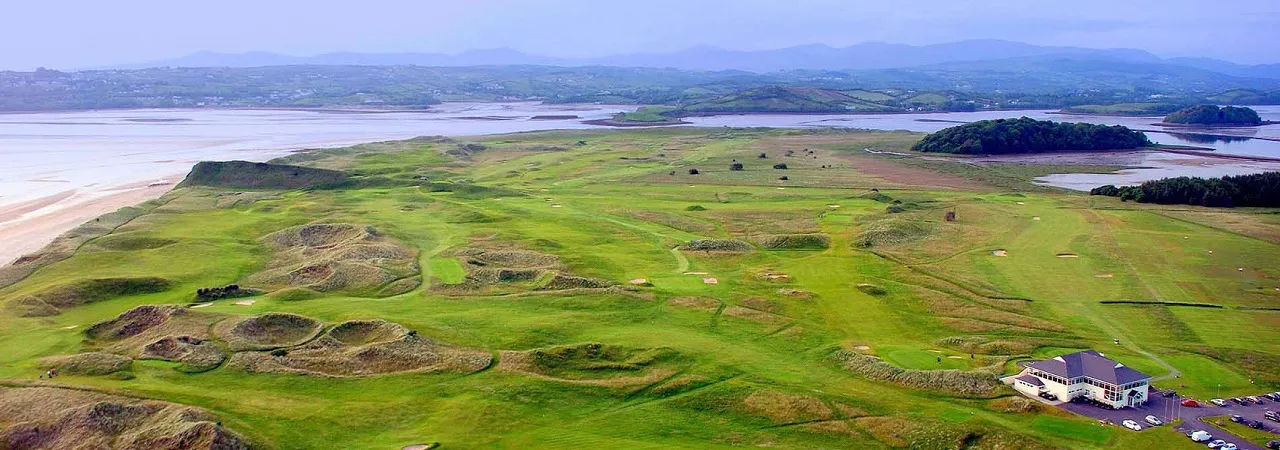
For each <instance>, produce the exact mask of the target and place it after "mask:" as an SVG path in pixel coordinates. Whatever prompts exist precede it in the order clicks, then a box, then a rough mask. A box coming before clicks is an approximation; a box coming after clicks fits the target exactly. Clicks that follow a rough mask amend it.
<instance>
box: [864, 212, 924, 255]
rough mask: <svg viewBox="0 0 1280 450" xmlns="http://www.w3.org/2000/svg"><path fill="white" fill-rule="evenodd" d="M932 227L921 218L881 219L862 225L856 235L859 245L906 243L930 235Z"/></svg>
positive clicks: (875, 245)
mask: <svg viewBox="0 0 1280 450" xmlns="http://www.w3.org/2000/svg"><path fill="white" fill-rule="evenodd" d="M929 231H930V227H929V226H928V225H927V224H925V223H922V222H921V221H919V220H913V219H905V218H896V217H895V218H889V219H880V220H876V221H874V222H871V223H868V224H867V225H866V226H864V227H862V232H860V233H858V235H857V236H855V237H854V241H853V242H854V245H856V246H858V247H864V248H865V247H877V246H882V245H896V244H905V243H908V242H914V241H918V240H920V239H923V238H924V237H925V236H928V235H929Z"/></svg>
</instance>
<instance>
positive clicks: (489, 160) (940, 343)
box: [0, 128, 1280, 449]
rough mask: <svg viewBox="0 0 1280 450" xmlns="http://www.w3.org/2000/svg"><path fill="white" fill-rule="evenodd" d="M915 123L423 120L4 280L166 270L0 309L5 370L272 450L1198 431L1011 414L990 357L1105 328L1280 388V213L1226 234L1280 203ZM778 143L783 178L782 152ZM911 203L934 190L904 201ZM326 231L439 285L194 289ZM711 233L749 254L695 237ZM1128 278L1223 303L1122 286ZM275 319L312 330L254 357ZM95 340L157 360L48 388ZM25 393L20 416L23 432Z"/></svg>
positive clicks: (1023, 441)
mask: <svg viewBox="0 0 1280 450" xmlns="http://www.w3.org/2000/svg"><path fill="white" fill-rule="evenodd" d="M919 138H920V135H918V134H911V133H893V132H859V131H829V130H806V131H799V130H759V129H751V130H742V129H696V128H679V129H674V128H668V129H644V130H625V131H548V132H536V133H520V134H513V135H501V136H484V137H477V138H470V139H468V140H466V141H464V142H454V141H447V140H440V139H419V140H411V141H404V142H399V143H380V144H371V145H365V146H357V147H352V148H347V149H334V150H326V151H322V152H318V153H316V154H314V155H312V156H309V157H306V158H292V159H291V162H293V163H294V164H298V165H300V166H302V167H310V168H325V169H330V170H342V171H343V172H345V173H351V174H364V175H360V176H371V175H373V174H376V175H377V176H380V177H385V178H386V179H391V180H421V179H420V178H416V177H425V178H427V179H428V180H425V181H423V182H422V183H418V184H414V183H408V182H406V183H384V184H352V185H345V186H343V187H342V188H340V189H291V190H284V191H281V192H270V193H268V194H269V195H253V196H246V195H238V194H235V193H236V192H238V191H239V190H240V188H231V187H216V186H215V187H210V186H203V185H202V186H198V187H197V186H184V187H180V188H178V189H176V190H174V191H173V192H171V193H169V194H168V195H167V196H166V197H165V198H164V199H162V200H161V202H158V204H159V206H156V207H155V208H153V209H148V210H146V211H145V212H142V213H140V214H139V215H138V216H137V217H136V218H134V219H133V220H131V221H130V222H129V223H128V225H127V226H122V227H120V229H119V230H115V231H111V232H108V233H105V236H100V237H96V238H89V239H88V242H87V243H86V244H85V245H83V246H82V247H77V248H76V249H75V250H74V251H73V252H71V253H70V254H69V256H68V257H66V258H65V259H61V260H58V261H54V262H50V263H48V264H46V265H44V266H43V267H41V268H40V269H39V270H35V271H33V272H31V273H30V274H28V275H25V276H23V277H20V279H19V281H16V282H15V283H14V284H12V285H10V286H8V287H4V288H0V302H11V301H16V300H18V299H23V298H28V297H37V298H38V297H39V296H41V295H43V294H45V293H48V292H58V291H57V289H60V288H59V287H61V286H76V285H77V284H76V283H78V282H80V281H81V280H106V279H153V278H154V279H163V280H166V281H167V284H165V285H163V286H158V287H157V288H156V289H146V290H127V291H126V290H119V289H106V288H102V289H94V290H93V291H94V292H99V291H101V292H109V293H110V295H100V296H99V295H95V296H94V299H95V300H94V301H91V302H86V303H83V304H79V303H77V304H67V306H65V307H60V308H59V309H60V314H58V315H56V316H47V317H22V316H21V315H20V314H18V313H16V312H15V311H13V310H10V309H7V308H0V380H2V382H3V383H5V384H6V386H21V385H25V384H29V383H32V382H45V383H53V384H58V385H64V386H68V387H72V388H74V389H77V390H80V391H82V392H103V393H110V394H112V395H124V394H127V395H128V396H130V397H138V398H146V399H156V400H163V401H167V402H173V403H178V404H183V405H190V406H193V407H198V408H201V409H202V410H207V411H210V412H211V413H213V414H216V416H217V417H218V419H217V420H218V421H219V422H220V423H221V424H222V426H224V427H226V429H228V430H232V431H234V432H235V433H238V435H240V436H244V437H245V439H247V441H248V442H250V443H252V444H253V446H254V447H255V448H268V449H274V448H350V449H385V448H401V447H404V446H407V445H411V444H418V443H424V444H425V443H432V442H439V443H441V445H442V446H443V447H444V448H494V447H503V448H507V447H530V448H565V447H578V448H603V447H628V448H741V447H746V446H753V447H755V446H767V447H774V448H805V449H808V448H912V447H914V448H1019V449H1040V448H1072V449H1093V448H1195V447H1192V446H1191V444H1190V443H1189V442H1188V441H1187V440H1186V439H1185V438H1182V437H1180V436H1179V435H1178V434H1177V433H1176V432H1175V431H1173V430H1171V429H1169V428H1168V427H1160V428H1153V429H1150V430H1146V431H1143V432H1141V433H1134V432H1129V431H1127V430H1122V429H1117V428H1102V427H1098V426H1097V425H1096V423H1095V422H1093V421H1091V420H1088V419H1084V418H1080V417H1076V416H1071V415H1068V414H1065V413H1062V412H1055V411H1052V410H1047V409H1037V408H1029V409H1025V408H1024V409H1017V408H1009V407H1007V406H1002V405H1005V404H1007V403H1010V401H1009V400H1008V399H1007V398H1006V397H1009V396H1011V395H1013V394H1012V393H1011V391H1009V390H1008V388H1005V387H1002V386H999V385H997V384H995V383H994V379H995V377H996V376H997V375H998V374H1003V373H1008V371H1010V370H1012V368H1013V367H1014V362H1015V361H1018V360H1020V359H1022V358H1027V357H1031V356H1035V357H1048V356H1052V355H1055V354H1059V353H1062V352H1066V351H1070V350H1072V349H1078V348H1096V349H1099V350H1100V351H1104V352H1106V353H1107V354H1108V355H1110V356H1112V357H1114V358H1116V359H1118V360H1120V361H1121V362H1123V363H1125V364H1127V365H1130V366H1132V367H1135V368H1137V369H1139V370H1143V371H1146V372H1148V373H1150V374H1152V375H1155V376H1158V377H1161V378H1159V379H1158V381H1157V382H1156V384H1157V385H1158V386H1161V387H1174V388H1178V390H1179V391H1180V392H1183V393H1184V394H1188V395H1193V396H1197V397H1202V398H1203V397H1207V396H1211V395H1214V393H1216V392H1217V389H1218V385H1219V384H1221V389H1222V395H1243V394H1249V393H1254V394H1256V393H1257V392H1260V391H1261V390H1264V389H1266V390H1276V388H1277V386H1278V385H1280V378H1277V376H1276V374H1277V373H1280V358H1278V356H1280V344H1278V343H1280V313H1277V312H1276V311H1275V310H1274V309H1275V308H1276V307H1277V302H1280V291H1277V290H1275V289H1276V288H1280V271H1278V270H1277V267H1280V248H1278V247H1277V246H1278V245H1280V244H1277V243H1276V242H1275V241H1274V240H1268V239H1267V237H1269V236H1275V235H1276V234H1275V231H1274V227H1275V226H1276V224H1275V223H1273V222H1268V221H1258V220H1255V221H1251V222H1247V224H1248V225H1249V226H1247V227H1245V226H1235V225H1232V226H1231V229H1226V228H1221V226H1220V225H1219V224H1223V223H1225V224H1237V225H1238V224H1240V223H1245V222H1242V220H1244V219H1247V218H1249V217H1250V216H1248V214H1255V215H1256V214H1262V213H1268V214H1269V213H1274V211H1270V210H1257V211H1214V212H1213V213H1214V214H1215V216H1213V217H1214V219H1213V220H1200V221H1193V220H1191V219H1181V218H1174V217H1173V216H1175V215H1178V216H1179V217H1196V216H1191V215H1187V214H1189V213H1188V210H1192V212H1195V211H1202V209H1198V208H1188V207H1179V208H1177V210H1166V209H1162V207H1159V206H1154V205H1135V204H1132V203H1121V202H1119V201H1118V200H1115V199H1110V198H1098V197H1092V198H1091V197H1088V196H1086V195H1083V194H1077V193H1067V192H1061V191H1056V190H1052V189H1047V188H1040V187H1036V186H1034V185H1032V184H1030V183H1028V182H1027V180H1028V179H1029V176H1027V174H1029V173H1031V172H1036V171H1044V170H1061V169H1062V168H1059V167H1057V166H1050V167H1044V168H1038V169H1036V170H1035V171H1032V170H1029V169H1027V168H1026V167H1023V166H1017V167H1014V166H1002V165H992V166H985V167H984V168H983V169H982V172H981V173H982V174H983V179H988V180H999V183H1000V184H999V186H996V185H992V184H990V183H988V182H984V181H978V180H976V179H974V178H969V177H968V175H970V174H972V173H975V172H966V171H960V170H952V169H953V168H952V167H951V166H948V165H945V164H941V163H938V162H937V161H934V160H932V159H929V160H926V159H903V157H897V156H885V155H872V154H869V153H866V152H863V151H861V149H863V148H866V147H873V148H876V149H882V150H888V151H895V152H904V151H906V150H907V149H908V148H909V147H910V146H911V144H912V143H914V142H915V141H916V140H918V139H919ZM580 142H581V144H579V143H580ZM459 148H470V149H474V151H470V152H465V153H460V152H458V149H459ZM761 153H764V154H766V158H765V159H761V158H759V155H760V154H761ZM735 160H736V161H738V162H742V163H743V164H744V166H745V167H744V169H743V170H730V169H729V167H730V164H731V163H732V162H734V161H735ZM782 162H785V163H786V164H787V165H788V167H789V168H788V170H787V171H786V172H787V174H788V175H789V180H786V181H783V180H779V179H778V176H777V171H775V170H774V169H772V165H773V164H777V163H782ZM693 168H697V169H699V171H700V174H698V175H690V174H689V169H693ZM966 170H976V169H966ZM353 176H356V175H353ZM873 188H874V189H877V190H878V191H871V189H873ZM869 192H878V195H869V194H868V193H869ZM241 194H243V193H241ZM230 197H234V198H235V201H228V198H230ZM892 199H899V200H901V201H902V202H903V204H911V205H912V207H911V208H904V209H903V210H901V211H899V212H895V213H890V212H887V211H886V209H885V207H886V203H887V202H890V201H892ZM695 205H697V206H698V207H697V208H694V207H693V206H695ZM948 211H955V212H956V215H957V218H958V219H957V220H956V221H947V220H944V214H945V213H946V212H948ZM1223 214H1225V215H1227V216H1221V215H1223ZM315 224H363V225H368V226H369V227H371V228H370V231H368V235H367V236H366V235H364V234H361V235H359V236H360V239H354V238H353V239H350V240H342V242H343V243H344V245H347V246H350V249H351V250H350V251H351V252H353V253H352V254H356V255H359V256H361V258H368V259H367V260H369V261H374V262H371V263H369V264H374V263H376V262H377V261H376V259H377V256H378V255H379V254H380V253H378V252H388V253H387V257H388V258H390V257H396V258H404V257H409V258H412V259H415V260H416V261H415V263H414V264H408V263H406V265H409V266H413V267H417V268H419V269H417V270H415V271H413V273H409V274H405V275H406V276H408V277H409V279H414V280H417V282H414V283H411V284H397V283H399V281H400V280H394V279H390V278H392V277H386V279H383V278H378V277H379V276H380V275H378V272H376V271H362V269H360V270H357V269H359V268H358V267H356V268H353V270H350V271H344V272H343V273H344V274H346V275H347V276H349V277H354V278H352V279H354V280H356V281H361V282H366V283H372V282H373V281H378V280H381V281H380V282H381V283H382V284H379V286H391V287H395V288H397V289H400V290H396V289H393V290H389V291H388V290H381V289H367V290H359V291H352V290H334V291H321V290H313V289H312V288H310V287H288V288H284V287H278V286H274V285H265V286H264V287H262V289H264V290H266V291H267V292H264V293H263V295H256V296H253V297H242V298H234V299H220V300H215V301H212V302H210V303H208V304H201V305H199V308H187V307H186V306H185V305H188V304H190V303H191V302H192V301H193V299H194V294H195V292H196V290H197V289H200V288H208V287H221V286H226V285H228V284H235V283H240V282H242V281H244V280H246V279H250V278H251V277H252V276H253V275H254V274H257V273H260V272H262V271H264V269H266V268H269V267H275V266H272V264H273V261H275V260H276V259H278V256H277V253H278V251H279V249H277V248H275V247H273V245H274V244H272V242H274V241H272V240H271V239H269V238H268V236H276V237H279V236H281V235H280V234H277V233H281V232H282V230H291V231H289V232H288V233H289V236H290V241H289V242H294V240H297V242H300V243H306V244H307V245H308V246H309V247H307V248H301V247H300V248H299V250H298V252H299V254H300V255H302V254H306V253H307V252H314V254H316V255H320V256H324V258H330V257H331V256H332V255H333V254H335V253H342V254H343V255H346V254H347V253H346V252H347V251H348V249H346V248H337V247H330V246H329V244H327V243H328V242H331V241H333V239H327V238H326V236H329V234H326V233H330V234H331V233H334V232H336V231H334V229H333V227H323V226H314V225H315ZM338 231H341V230H338ZM295 234H296V235H295ZM343 236H346V235H343ZM1255 236H1260V237H1255ZM142 238H145V239H142ZM94 239H101V240H102V241H101V242H99V243H97V244H95V243H94ZM366 240H367V241H368V242H365V241H366ZM694 241H699V242H703V241H709V242H715V243H727V242H734V243H740V245H739V244H734V245H733V246H732V250H735V251H723V249H722V248H721V247H713V248H702V247H697V248H696V249H694V250H685V249H683V247H684V246H685V245H686V244H688V243H691V242H694ZM385 242H395V243H397V246H398V247H399V246H402V247H403V248H410V249H414V250H416V251H408V252H405V251H393V250H394V249H388V248H385V246H380V245H378V244H379V243H385ZM312 247H314V248H312ZM322 247H323V248H322ZM775 247H776V248H775ZM996 250H1000V251H1001V253H1000V254H1002V255H1003V256H997V254H996V253H995V251H996ZM1066 254H1069V255H1073V256H1075V257H1071V258H1068V257H1060V256H1059V255H1066ZM317 261H319V259H317ZM397 261H399V260H397ZM294 262H297V264H296V266H295V265H294ZM360 264H364V263H360ZM315 265H318V264H312V265H308V264H306V263H305V258H304V259H303V260H298V261H295V260H290V265H289V266H288V268H289V273H290V274H293V276H294V277H296V279H297V280H302V281H307V280H312V279H314V277H317V276H320V275H323V274H324V273H326V272H323V271H322V269H323V268H322V267H313V266H315ZM353 267H354V266H353ZM361 274H366V275H364V276H362V275H361ZM289 279H291V280H293V279H294V278H289ZM557 279H559V280H560V282H556V281H555V280H557ZM566 280H568V281H566ZM588 281H589V282H588ZM295 285H302V286H314V284H313V283H295V284H293V285H291V286H295ZM549 287H550V288H549ZM551 288H554V289H551ZM387 292H394V293H392V294H387ZM1115 300H1134V301H1160V302H1166V303H1211V304H1216V305H1220V306H1222V308H1192V307H1180V306H1165V305H1155V304H1113V303H1103V302H1104V301H1115ZM141 305H175V306H172V307H161V308H139V309H136V310H135V309H134V308H136V307H138V306H141ZM130 311H133V312H130ZM127 312H128V313H127ZM122 314H124V315H123V316H122ZM252 317H258V319H250V318H252ZM264 317H265V318H276V319H272V320H266V319H263V318H264ZM277 319H278V320H277ZM109 320H113V321H112V322H111V323H109V324H108V325H103V326H99V327H97V328H92V329H94V330H96V331H95V333H94V336H93V338H90V337H91V336H88V335H86V334H85V330H87V329H91V327H93V325H94V324H97V323H101V322H104V321H109ZM384 321H385V322H384ZM1224 323H1226V324H1231V325H1232V326H1230V327H1225V326H1223V324H1224ZM242 324H247V325H242ZM339 324H346V325H345V326H344V325H339ZM360 324H364V325H367V326H365V327H364V328H359V330H365V329H366V328H368V330H366V331H365V332H363V334H360V337H359V339H356V338H352V337H350V336H349V335H348V334H349V333H348V332H349V331H351V330H348V329H347V328H352V327H356V325H360ZM370 324H394V325H378V326H376V327H375V326H373V325H370ZM338 327H344V328H340V329H339V331H333V330H334V329H335V328H338ZM352 329H355V328H352ZM103 330H109V331H110V332H111V333H112V336H114V337H113V338H112V339H105V338H102V336H100V335H101V334H102V333H103ZM246 330H247V331H246ZM254 330H258V331H260V332H258V333H256V334H255V333H250V331H254ZM359 330H357V331H359ZM258 335H263V336H285V335H287V336H288V337H289V339H276V340H270V341H269V342H268V341H263V342H265V343H263V342H258V343H257V345H245V342H246V339H248V338H247V337H246V336H248V337H253V336H258ZM334 336H345V337H343V338H342V339H337V338H334ZM1113 339H1119V340H1120V345H1116V344H1114V343H1113V342H1114V341H1113ZM255 342H257V341H255ZM197 350H199V351H202V352H209V353H210V354H213V355H214V356H220V355H222V354H223V353H225V354H226V358H225V361H226V362H222V363H218V362H217V361H221V359H218V358H208V360H209V361H210V362H209V363H208V364H206V365H202V366H201V367H200V370H190V367H188V365H185V364H186V363H184V362H183V361H186V360H188V359H189V358H188V359H184V358H186V357H187V356H189V355H185V354H183V353H182V352H185V351H190V352H193V353H194V352H195V351H197ZM144 351H145V352H148V353H147V354H148V355H160V356H161V357H154V356H153V357H146V358H142V357H141V356H142V354H143V352H144ZM91 352H97V353H103V354H111V355H117V356H119V357H124V358H132V359H133V360H134V361H133V362H132V363H131V364H129V365H127V366H126V365H125V364H124V360H122V359H120V358H119V357H113V356H101V357H100V358H101V359H102V360H104V361H107V360H110V361H119V363H118V364H117V365H115V366H112V367H127V372H128V374H129V376H127V377H126V376H117V375H118V373H119V372H117V373H116V374H108V375H94V374H96V373H100V372H102V371H92V374H91V373H89V372H86V373H85V374H70V373H68V374H65V375H62V376H60V377H58V378H56V379H54V380H52V381H50V380H40V379H38V378H37V377H38V376H39V375H40V374H41V373H43V371H45V370H47V369H48V368H49V364H52V363H55V362H58V363H60V362H63V361H66V359H65V357H70V356H72V355H79V354H84V353H91ZM215 353H216V354H215ZM49 358H53V359H49ZM362 358H363V359H362ZM203 360H204V359H203V358H202V359H201V361H203ZM362 360H364V361H374V362H376V367H377V368H378V370H364V369H361V367H363V366H362V365H360V364H359V361H362ZM329 365H332V366H329ZM1171 369H1172V370H1176V371H1177V372H1172V371H1171ZM1175 373H1177V374H1181V377H1180V378H1172V377H1169V376H1170V375H1172V374H1175ZM104 395H105V394H104ZM6 414H9V413H8V412H6V411H5V410H0V429H4V428H7V427H8V426H11V425H12V424H13V423H16V421H15V420H14V419H13V418H12V417H11V416H6Z"/></svg>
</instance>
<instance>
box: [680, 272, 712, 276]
mask: <svg viewBox="0 0 1280 450" xmlns="http://www.w3.org/2000/svg"><path fill="white" fill-rule="evenodd" d="M684 274H685V275H706V274H707V273H706V272H685V273H684Z"/></svg>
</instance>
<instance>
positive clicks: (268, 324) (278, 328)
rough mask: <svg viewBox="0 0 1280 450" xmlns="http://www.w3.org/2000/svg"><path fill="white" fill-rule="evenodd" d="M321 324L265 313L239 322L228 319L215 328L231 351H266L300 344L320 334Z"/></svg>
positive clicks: (294, 315) (301, 318) (309, 319)
mask: <svg viewBox="0 0 1280 450" xmlns="http://www.w3.org/2000/svg"><path fill="white" fill-rule="evenodd" d="M323 327H324V324H322V323H320V321H318V320H315V319H312V318H310V317H305V316H299V315H297V314H289V313H267V314H263V315H260V316H254V317H248V318H245V319H241V320H238V321H237V320H227V321H224V322H221V323H219V324H218V326H216V327H215V328H214V334H215V335H217V336H218V337H219V338H221V339H222V340H224V341H226V342H227V344H228V345H229V346H230V347H231V350H232V351H242V350H269V349H273V348H280V347H290V346H294V345H298V344H301V343H303V342H306V341H308V340H311V338H313V337H315V336H316V335H317V334H319V333H320V330H321V329H322V328H323Z"/></svg>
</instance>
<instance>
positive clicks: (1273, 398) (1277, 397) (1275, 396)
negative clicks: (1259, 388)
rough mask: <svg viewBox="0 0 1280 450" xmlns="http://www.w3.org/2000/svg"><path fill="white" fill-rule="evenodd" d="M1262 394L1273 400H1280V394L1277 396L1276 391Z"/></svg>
mask: <svg viewBox="0 0 1280 450" xmlns="http://www.w3.org/2000/svg"><path fill="white" fill-rule="evenodd" d="M1262 396H1263V397H1266V398H1267V399H1268V400H1271V401H1273V402H1277V401H1280V396H1277V395H1276V394H1275V393H1274V392H1273V393H1270V394H1262Z"/></svg>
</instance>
